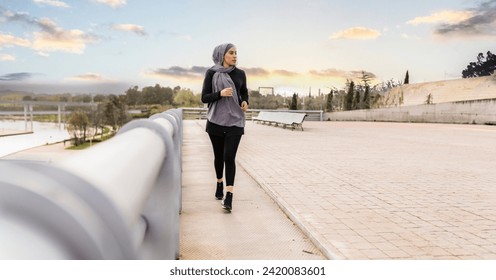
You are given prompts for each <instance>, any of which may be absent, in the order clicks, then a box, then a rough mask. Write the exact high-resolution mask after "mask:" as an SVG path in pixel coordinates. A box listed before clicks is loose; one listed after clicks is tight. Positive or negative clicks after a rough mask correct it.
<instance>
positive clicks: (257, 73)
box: [243, 67, 270, 77]
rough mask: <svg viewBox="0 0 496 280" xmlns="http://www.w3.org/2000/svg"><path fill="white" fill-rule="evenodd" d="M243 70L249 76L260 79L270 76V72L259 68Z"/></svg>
mask: <svg viewBox="0 0 496 280" xmlns="http://www.w3.org/2000/svg"><path fill="white" fill-rule="evenodd" d="M243 70H244V71H245V72H246V74H247V75H250V76H258V77H260V76H261V77H265V76H268V75H270V72H269V71H267V70H265V69H263V68H259V67H256V68H243Z"/></svg>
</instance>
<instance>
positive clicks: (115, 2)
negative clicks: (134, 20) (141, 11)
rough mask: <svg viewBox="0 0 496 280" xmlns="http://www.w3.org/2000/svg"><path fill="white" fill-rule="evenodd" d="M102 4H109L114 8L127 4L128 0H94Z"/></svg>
mask: <svg viewBox="0 0 496 280" xmlns="http://www.w3.org/2000/svg"><path fill="white" fill-rule="evenodd" d="M93 1H94V2H98V3H101V4H105V5H109V6H110V7H112V8H117V7H120V6H124V5H126V0H93Z"/></svg>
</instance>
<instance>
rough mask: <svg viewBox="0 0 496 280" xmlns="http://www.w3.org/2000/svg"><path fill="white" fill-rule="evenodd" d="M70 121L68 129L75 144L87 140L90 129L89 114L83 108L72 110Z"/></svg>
mask: <svg viewBox="0 0 496 280" xmlns="http://www.w3.org/2000/svg"><path fill="white" fill-rule="evenodd" d="M68 123H69V126H68V128H67V130H68V131H69V133H70V134H72V136H73V139H74V145H75V146H78V145H80V144H83V143H84V142H86V131H87V129H88V125H89V124H90V121H89V119H88V115H87V114H86V113H85V112H83V111H81V110H76V111H74V112H72V114H71V116H70V117H69V121H68Z"/></svg>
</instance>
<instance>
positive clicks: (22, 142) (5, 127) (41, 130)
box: [0, 120, 70, 158]
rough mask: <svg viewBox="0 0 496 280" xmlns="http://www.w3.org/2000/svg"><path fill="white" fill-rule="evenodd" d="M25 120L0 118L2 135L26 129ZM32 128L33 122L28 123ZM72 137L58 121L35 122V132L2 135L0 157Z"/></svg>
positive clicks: (0, 138) (0, 133) (0, 132)
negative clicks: (60, 126)
mask: <svg viewBox="0 0 496 280" xmlns="http://www.w3.org/2000/svg"><path fill="white" fill-rule="evenodd" d="M25 127H26V125H25V122H24V121H21V120H19V121H12V120H0V135H3V134H5V133H7V132H11V131H18V132H23V131H25ZM28 128H31V123H30V122H29V123H28ZM67 139H70V136H69V133H68V132H67V130H65V129H63V128H62V129H59V127H58V124H56V123H44V122H33V133H29V134H22V135H11V136H2V137H0V158H1V157H4V156H6V155H9V154H12V153H15V152H19V151H22V150H26V149H30V148H34V147H38V146H42V145H46V144H53V143H57V142H60V141H64V140H67Z"/></svg>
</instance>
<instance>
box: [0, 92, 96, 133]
mask: <svg viewBox="0 0 496 280" xmlns="http://www.w3.org/2000/svg"><path fill="white" fill-rule="evenodd" d="M2 104H4V105H13V106H15V107H17V106H19V107H22V108H23V110H22V111H12V110H1V111H0V116H1V115H4V116H5V115H6V116H24V123H25V130H28V122H31V131H32V130H33V115H57V123H58V127H59V128H62V122H63V120H62V117H63V116H65V115H66V108H67V107H96V106H97V104H96V103H86V102H55V101H28V100H23V101H6V100H0V106H1V105H2ZM35 106H53V107H57V110H56V111H52V110H36V111H35V110H34V107H35ZM28 115H29V119H28ZM28 120H29V121H28Z"/></svg>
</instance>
